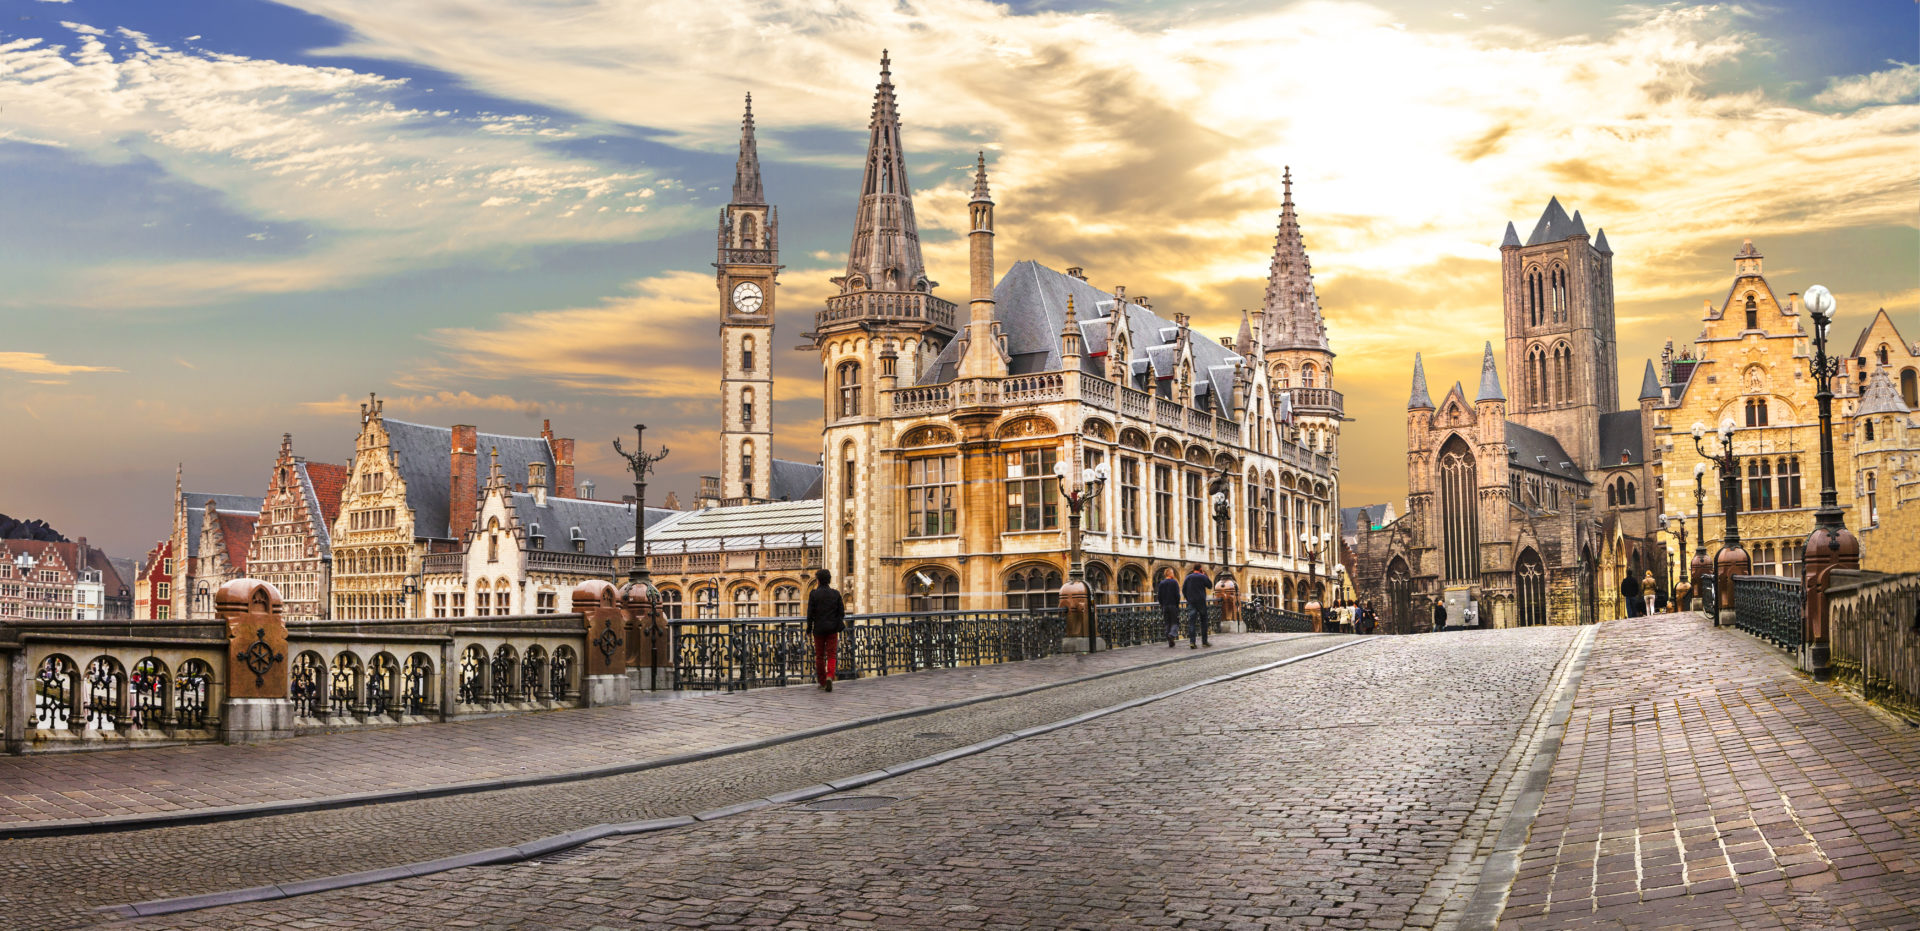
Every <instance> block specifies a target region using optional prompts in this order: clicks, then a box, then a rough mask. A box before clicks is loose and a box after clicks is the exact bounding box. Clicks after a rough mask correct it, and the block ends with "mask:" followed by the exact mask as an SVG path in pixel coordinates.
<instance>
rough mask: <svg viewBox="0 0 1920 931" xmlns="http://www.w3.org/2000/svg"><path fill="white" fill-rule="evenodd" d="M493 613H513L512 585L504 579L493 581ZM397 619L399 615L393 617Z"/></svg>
mask: <svg viewBox="0 0 1920 931" xmlns="http://www.w3.org/2000/svg"><path fill="white" fill-rule="evenodd" d="M493 613H494V614H512V613H513V585H512V584H511V583H509V582H508V581H507V580H506V579H494V580H493ZM394 616H395V617H398V616H399V615H394Z"/></svg>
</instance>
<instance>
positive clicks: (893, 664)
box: [670, 608, 1066, 692]
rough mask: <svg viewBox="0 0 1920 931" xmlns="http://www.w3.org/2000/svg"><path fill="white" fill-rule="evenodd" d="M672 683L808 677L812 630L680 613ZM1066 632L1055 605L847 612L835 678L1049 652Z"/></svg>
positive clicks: (740, 685)
mask: <svg viewBox="0 0 1920 931" xmlns="http://www.w3.org/2000/svg"><path fill="white" fill-rule="evenodd" d="M670 624H671V626H672V628H673V633H672V638H673V641H672V642H673V665H674V688H675V689H680V690H706V691H716V690H724V691H729V692H734V691H740V690H743V689H754V688H772V687H778V686H784V685H792V684H797V683H802V682H808V681H811V680H812V679H813V637H812V635H811V634H809V633H808V631H807V626H806V622H805V621H804V620H802V619H800V618H741V619H731V620H713V619H708V620H678V621H672V622H670ZM1065 635H1066V621H1065V615H1064V614H1063V613H1062V612H1061V611H1060V610H1059V609H1058V608H1052V609H1043V610H1037V611H940V612H926V613H919V614H866V615H855V616H852V617H848V618H847V629H846V631H845V632H843V633H841V635H840V642H839V653H838V656H837V662H836V666H837V669H836V673H835V678H837V679H860V678H866V677H870V676H886V675H893V674H895V673H902V672H916V671H918V670H922V669H952V668H955V667H959V666H985V665H990V664H994V663H1009V662H1018V661H1020V660H1028V659H1038V658H1040V657H1042V656H1049V655H1052V654H1054V653H1056V652H1059V649H1060V639H1061V638H1062V637H1063V636H1065Z"/></svg>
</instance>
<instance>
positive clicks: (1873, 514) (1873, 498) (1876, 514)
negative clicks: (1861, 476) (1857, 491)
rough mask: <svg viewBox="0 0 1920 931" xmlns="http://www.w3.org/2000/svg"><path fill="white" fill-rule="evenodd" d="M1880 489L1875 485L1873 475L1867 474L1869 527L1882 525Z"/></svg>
mask: <svg viewBox="0 0 1920 931" xmlns="http://www.w3.org/2000/svg"><path fill="white" fill-rule="evenodd" d="M1879 492H1880V489H1879V486H1878V485H1876V484H1875V483H1874V480H1873V473H1872V472H1868V473H1867V526H1869V527H1872V526H1874V525H1876V524H1878V523H1880V493H1879Z"/></svg>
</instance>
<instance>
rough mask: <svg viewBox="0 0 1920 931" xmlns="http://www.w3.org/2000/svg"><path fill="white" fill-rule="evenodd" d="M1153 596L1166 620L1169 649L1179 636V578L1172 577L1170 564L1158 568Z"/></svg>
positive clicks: (1162, 616)
mask: <svg viewBox="0 0 1920 931" xmlns="http://www.w3.org/2000/svg"><path fill="white" fill-rule="evenodd" d="M1153 597H1154V600H1156V601H1158V602H1160V616H1161V618H1162V619H1163V620H1165V621H1166V622H1167V649H1169V650H1171V649H1173V642H1174V641H1175V640H1178V639H1179V638H1180V580H1179V579H1176V578H1174V576H1173V567H1172V566H1168V567H1166V568H1165V569H1162V570H1160V584H1158V585H1155V586H1154V588H1153Z"/></svg>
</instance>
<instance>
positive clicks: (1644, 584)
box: [1640, 569, 1660, 617]
mask: <svg viewBox="0 0 1920 931" xmlns="http://www.w3.org/2000/svg"><path fill="white" fill-rule="evenodd" d="M1640 597H1641V598H1644V599H1646V602H1647V613H1646V615H1645V616H1647V617H1652V616H1653V614H1654V609H1655V608H1656V607H1657V605H1656V604H1655V602H1656V601H1658V600H1659V598H1660V583H1659V582H1658V581H1656V580H1655V579H1654V577H1653V570H1652V569H1648V570H1647V574H1646V577H1645V578H1642V579H1641V580H1640Z"/></svg>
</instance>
